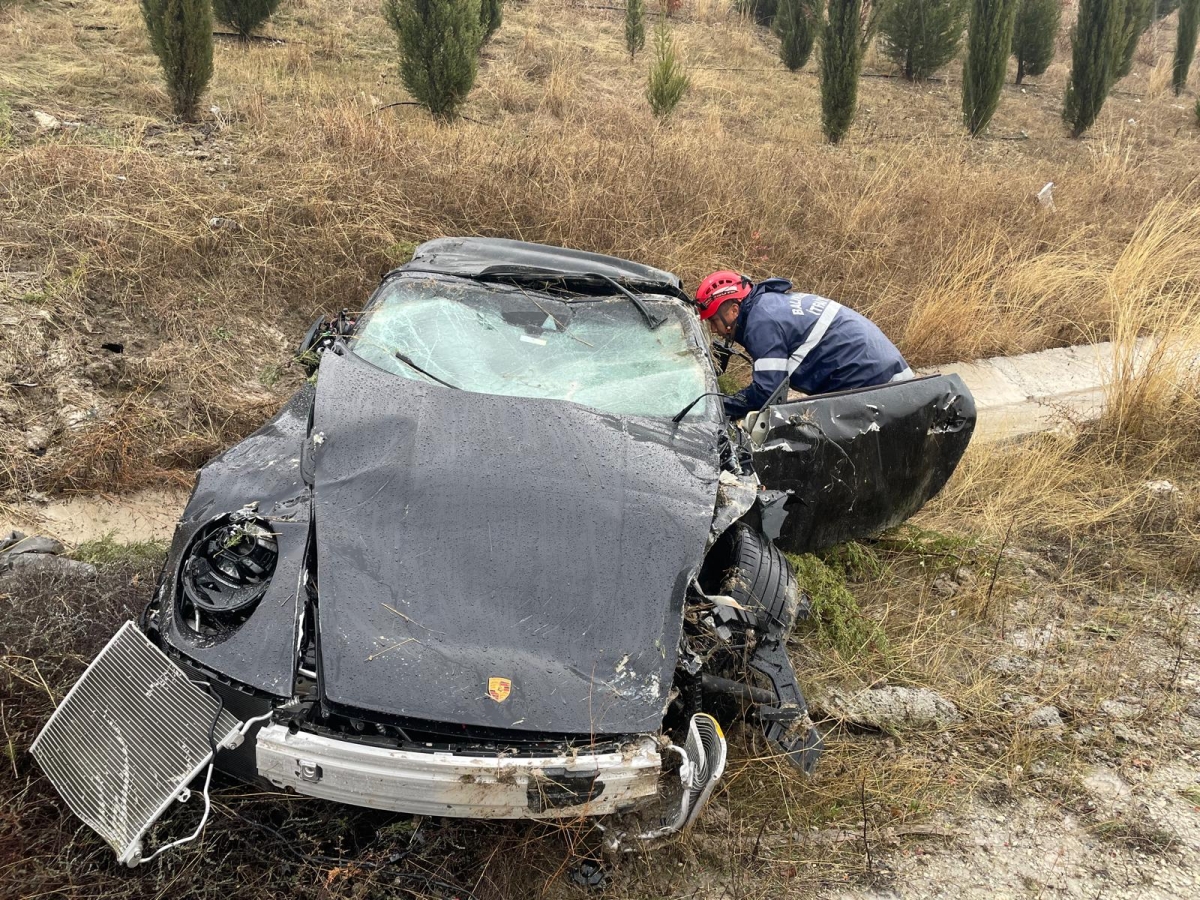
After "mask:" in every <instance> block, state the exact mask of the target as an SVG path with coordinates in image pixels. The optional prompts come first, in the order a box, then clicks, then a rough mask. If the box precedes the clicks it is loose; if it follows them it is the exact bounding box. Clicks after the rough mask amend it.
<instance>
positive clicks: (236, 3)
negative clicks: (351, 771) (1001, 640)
mask: <svg viewBox="0 0 1200 900" xmlns="http://www.w3.org/2000/svg"><path fill="white" fill-rule="evenodd" d="M140 2H141V8H142V15H143V18H144V19H145V22H146V26H147V29H148V31H149V33H150V42H151V46H152V48H153V49H154V52H155V53H156V54H157V55H158V57H159V59H160V61H161V62H162V66H163V70H164V73H165V76H166V81H167V87H168V91H169V93H170V95H171V98H172V102H173V105H174V108H175V112H176V114H177V115H179V116H180V117H181V118H184V119H192V118H194V116H195V112H196V107H197V104H198V102H199V98H200V96H201V94H202V93H203V91H204V89H205V87H206V85H207V83H208V80H209V79H210V77H211V75H212V17H213V12H214V11H215V12H216V13H217V16H218V18H220V19H221V20H222V21H225V22H227V23H229V24H230V25H231V26H232V27H233V28H235V29H236V30H237V32H238V34H239V35H241V36H242V37H243V38H247V37H249V36H250V35H251V34H252V33H253V31H254V30H255V29H256V28H258V27H259V25H261V24H262V22H264V21H265V20H266V19H267V17H269V16H270V15H271V14H272V13H273V12H274V11H275V8H276V7H277V6H278V3H279V0H140ZM501 2H502V0H383V11H384V16H385V18H386V19H387V21H388V24H389V25H390V26H391V27H392V29H393V30H394V31H395V32H396V35H397V39H398V43H399V49H400V75H401V79H402V81H403V82H404V85H405V87H406V88H407V89H408V91H409V93H410V94H412V95H413V97H414V98H416V99H417V100H418V101H419V102H420V103H422V104H423V105H424V106H426V107H427V108H428V109H429V110H430V111H431V112H432V113H433V115H434V116H435V117H438V118H440V119H447V118H449V117H451V116H452V115H453V114H454V112H455V111H456V109H457V108H458V106H459V105H460V104H461V103H462V101H463V100H465V98H466V96H467V93H468V92H469V91H470V89H471V87H472V86H473V85H474V82H475V75H476V67H477V61H478V54H479V50H480V48H481V47H482V45H483V44H484V43H485V42H486V41H487V40H488V39H489V38H490V37H491V35H492V34H493V33H494V32H495V30H496V29H497V28H498V27H499V25H500V22H501V19H502V15H503V13H502V7H501ZM747 2H752V3H753V4H754V5H753V7H752V9H753V10H754V12H755V15H756V18H758V19H759V21H763V22H765V23H768V24H770V26H771V27H772V29H773V30H774V31H775V33H776V34H777V35H778V36H779V38H780V55H781V57H782V59H783V61H784V63H785V64H786V65H787V67H788V68H790V69H793V70H794V69H798V68H800V67H801V66H803V65H804V64H805V63H806V62H807V60H808V58H809V56H810V55H811V53H812V51H813V48H814V46H816V45H817V44H818V43H819V44H820V47H821V58H820V77H821V121H822V125H823V128H824V130H825V133H826V136H827V137H828V138H829V140H830V141H832V142H834V143H836V142H838V141H840V140H841V139H842V137H843V136H844V135H845V134H846V132H847V130H848V129H849V127H850V123H851V122H852V121H853V118H854V112H855V107H856V105H857V94H858V79H859V72H860V68H861V65H862V55H863V52H864V50H865V48H866V46H867V45H868V44H869V42H870V40H871V37H872V34H873V31H874V28H875V27H876V25H878V27H879V29H880V31H881V32H882V34H883V37H884V41H883V47H884V50H885V52H886V53H888V55H889V56H891V57H892V58H893V59H894V60H895V61H896V62H897V63H898V64H899V65H901V66H902V67H903V70H904V74H905V76H906V77H908V78H910V79H919V78H925V77H928V76H929V75H930V74H932V72H933V71H935V70H936V69H937V68H939V67H940V66H942V65H944V64H945V63H946V62H948V61H949V60H950V59H951V58H952V57H953V56H954V55H955V53H956V52H957V49H958V43H959V40H960V39H961V35H962V30H963V25H964V19H965V20H966V24H967V26H968V27H967V33H968V50H967V59H966V64H965V66H964V70H963V90H962V108H963V120H964V123H965V124H966V126H967V129H968V130H969V131H970V133H971V134H972V135H977V134H979V133H981V132H982V131H983V130H984V129H985V128H986V127H987V125H988V123H989V122H990V121H991V118H992V116H993V114H994V113H995V110H996V107H997V105H998V103H999V98H1000V92H1001V88H1002V86H1003V83H1004V77H1005V73H1006V68H1007V59H1008V56H1009V53H1010V51H1011V52H1012V53H1013V54H1014V55H1016V57H1017V82H1018V83H1020V82H1021V81H1022V80H1023V79H1024V78H1025V76H1026V75H1038V74H1040V73H1041V72H1043V71H1045V69H1046V66H1047V65H1048V64H1049V62H1050V60H1051V59H1052V57H1053V52H1054V39H1055V35H1056V34H1057V30H1058V21H1059V15H1060V10H1059V6H1058V0H883V3H882V5H880V0H828V9H827V10H826V9H825V2H826V0H747ZM1174 4H1178V7H1179V26H1178V40H1177V45H1176V52H1175V60H1174V67H1173V72H1172V80H1173V84H1174V88H1175V92H1176V93H1177V94H1178V93H1180V92H1181V91H1182V90H1183V88H1184V86H1185V85H1186V83H1187V76H1188V70H1189V69H1190V67H1191V63H1192V59H1193V56H1194V54H1195V49H1196V40H1197V31H1198V30H1200V0H1080V10H1079V19H1078V22H1077V23H1076V26H1075V29H1074V32H1073V34H1072V65H1071V79H1070V83H1069V84H1068V87H1067V93H1066V98H1065V102H1064V109H1063V117H1064V119H1065V120H1066V122H1067V123H1068V125H1069V126H1070V127H1071V131H1072V134H1073V135H1075V136H1079V135H1080V134H1082V133H1083V132H1084V131H1086V130H1087V129H1088V128H1089V127H1090V126H1091V125H1092V123H1093V122H1094V121H1095V119H1096V117H1097V115H1098V114H1099V112H1100V109H1101V107H1102V106H1103V103H1104V100H1105V98H1106V97H1107V94H1108V91H1109V89H1110V88H1111V86H1112V84H1113V83H1114V82H1115V81H1116V80H1117V79H1118V78H1120V77H1122V76H1123V75H1125V74H1127V73H1128V72H1129V70H1130V68H1131V67H1132V64H1133V56H1134V51H1135V49H1136V47H1137V42H1138V39H1139V38H1140V36H1141V35H1142V33H1143V32H1144V31H1145V30H1146V28H1147V27H1149V25H1150V23H1151V21H1152V20H1153V18H1154V16H1155V14H1158V15H1160V16H1161V15H1162V14H1163V12H1164V8H1166V7H1170V6H1172V5H1174ZM864 6H865V8H864ZM644 17H645V11H644V0H628V5H627V9H626V20H625V29H626V34H625V37H626V44H627V47H628V49H629V52H630V54H631V55H632V54H635V53H636V52H637V51H638V50H639V49H641V48H642V46H644V44H645V30H644ZM655 49H656V65H655V68H654V69H652V72H651V80H650V88H649V91H650V93H649V98H650V102H651V106H652V108H653V109H654V111H655V113H656V115H665V114H667V113H669V112H670V110H671V109H672V108H674V106H675V104H676V103H677V102H678V100H679V98H680V97H681V96H682V94H683V92H684V91H685V90H686V87H687V79H686V74H685V73H684V72H683V70H682V67H681V64H680V63H679V62H678V60H677V59H676V57H675V55H674V47H673V44H672V42H671V40H670V36H669V34H667V33H666V31H665V25H664V27H663V34H661V35H659V36H657V39H656V42H655ZM656 75H657V76H658V78H657V81H656ZM663 98H666V99H665V100H664V99H663Z"/></svg>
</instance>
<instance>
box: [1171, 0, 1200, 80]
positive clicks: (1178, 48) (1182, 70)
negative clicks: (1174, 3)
mask: <svg viewBox="0 0 1200 900" xmlns="http://www.w3.org/2000/svg"><path fill="white" fill-rule="evenodd" d="M1197 31H1200V0H1180V2H1179V28H1178V30H1177V31H1176V38H1175V66H1174V68H1173V69H1172V71H1171V85H1172V87H1174V88H1175V96H1176V97H1178V96H1179V95H1180V94H1182V93H1183V89H1184V88H1185V87H1187V80H1188V69H1190V68H1191V67H1192V58H1193V57H1194V56H1195V55H1196V32H1197Z"/></svg>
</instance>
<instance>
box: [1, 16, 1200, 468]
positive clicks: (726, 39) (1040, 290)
mask: <svg viewBox="0 0 1200 900" xmlns="http://www.w3.org/2000/svg"><path fill="white" fill-rule="evenodd" d="M1172 22H1173V19H1171V20H1168V21H1167V22H1166V23H1165V24H1164V25H1163V26H1161V27H1160V29H1159V31H1158V32H1152V33H1151V34H1150V35H1147V37H1146V39H1145V41H1144V46H1143V48H1142V51H1141V53H1140V55H1139V61H1138V63H1137V65H1136V66H1135V72H1134V74H1133V75H1131V76H1130V77H1129V78H1127V79H1125V81H1123V82H1122V83H1121V84H1120V85H1118V88H1117V90H1116V92H1115V96H1114V97H1113V98H1112V99H1111V100H1110V102H1109V105H1108V107H1107V108H1106V110H1105V113H1104V116H1103V117H1102V119H1101V121H1100V123H1099V124H1098V125H1097V127H1096V128H1095V129H1094V131H1093V132H1092V134H1091V135H1090V136H1089V137H1088V138H1086V139H1085V140H1082V141H1072V140H1070V139H1068V138H1067V137H1066V133H1065V130H1064V127H1063V126H1062V124H1061V122H1060V120H1059V118H1058V110H1059V108H1060V105H1061V95H1062V89H1063V83H1064V80H1065V76H1066V69H1065V65H1064V64H1063V62H1061V61H1060V62H1057V63H1055V64H1054V65H1053V66H1052V68H1051V70H1050V72H1049V73H1047V75H1046V76H1045V77H1044V78H1043V79H1041V81H1040V83H1039V84H1037V85H1033V84H1030V85H1027V86H1026V87H1025V88H1024V89H1022V88H1014V87H1011V86H1009V87H1007V88H1006V89H1005V94H1004V98H1003V101H1002V104H1001V107H1000V111H999V113H998V115H997V118H996V120H995V122H994V124H993V126H992V129H991V135H990V137H988V138H985V139H983V140H977V141H971V140H969V139H967V138H966V137H964V136H963V133H962V129H961V128H960V126H959V113H958V107H959V99H958V95H959V86H958V83H957V79H958V71H959V68H958V64H957V63H955V64H953V65H952V66H951V68H950V70H949V71H948V72H947V73H946V76H945V80H943V81H936V82H931V83H926V84H918V85H909V84H907V83H905V82H903V81H901V80H898V79H895V78H885V77H868V78H865V79H864V83H863V88H862V92H861V109H860V113H859V117H858V120H857V122H856V124H855V126H854V129H853V130H852V132H851V134H850V136H849V138H848V140H847V142H846V143H845V145H844V146H840V147H837V148H831V147H829V146H827V145H826V144H824V143H823V142H822V140H821V137H820V131H819V105H818V100H817V92H816V79H815V75H814V74H813V64H812V63H810V64H809V67H808V68H806V69H805V70H804V71H802V72H800V73H799V74H796V75H792V74H789V73H788V72H787V71H786V70H785V69H784V68H783V67H782V65H781V64H780V63H779V62H778V59H777V56H776V52H775V41H774V39H773V38H772V37H771V36H770V35H769V34H767V33H766V32H765V31H764V30H762V29H757V28H755V27H753V26H752V25H749V24H747V23H746V22H745V21H744V20H743V19H741V18H739V17H738V16H737V15H736V14H734V13H732V12H730V11H729V10H728V9H727V8H725V7H722V6H720V5H714V4H713V3H709V2H705V3H700V4H699V5H697V6H692V5H690V4H688V5H685V7H684V9H683V11H682V13H681V16H680V19H679V21H678V25H677V32H678V35H679V40H680V42H681V45H682V47H683V49H684V52H685V53H686V57H687V59H688V61H689V64H690V66H691V69H692V75H693V84H694V87H693V90H692V92H691V93H690V94H689V95H688V97H687V98H686V99H685V101H684V102H683V104H682V105H681V107H680V110H679V112H678V113H677V115H676V116H675V118H674V119H673V120H672V121H670V122H669V123H668V124H666V125H664V126H660V125H658V124H656V123H655V121H654V120H653V118H652V116H651V115H650V113H649V109H648V105H647V103H646V101H645V99H644V96H643V89H644V76H645V68H646V66H647V60H646V59H645V58H643V57H639V58H638V59H637V60H635V61H633V62H630V60H629V58H628V56H627V55H626V54H625V52H624V50H623V44H622V30H621V29H622V24H621V18H620V13H619V12H617V11H614V10H612V9H610V8H607V7H601V6H590V5H588V4H586V3H567V4H562V3H551V2H546V0H528V2H517V3H512V4H511V5H510V6H509V8H508V10H507V13H506V18H505V23H504V25H503V27H502V28H501V29H500V31H499V32H498V33H497V35H496V37H495V38H494V40H493V41H492V42H491V43H490V44H489V45H488V46H487V48H486V49H485V52H484V59H483V63H482V66H481V72H480V77H479V80H478V84H477V87H476V89H475V91H474V92H473V94H472V97H471V101H470V102H469V103H468V105H467V107H466V115H467V117H468V119H467V120H464V121H460V122H458V123H456V124H455V125H453V126H451V127H437V126H435V125H434V124H432V123H431V121H430V120H429V118H428V116H427V115H426V114H425V113H424V112H423V111H422V110H420V109H418V108H416V107H413V106H407V105H401V106H391V107H389V108H381V107H388V105H389V104H394V103H403V102H404V101H405V100H406V99H407V98H406V96H405V94H404V92H403V89H402V88H401V87H399V85H398V77H397V74H396V67H395V61H394V52H393V39H392V35H391V33H390V32H389V31H388V29H387V27H386V25H385V24H384V21H383V18H382V16H381V15H380V13H379V10H378V8H377V4H375V3H374V2H373V0H355V2H351V3H345V4H342V3H332V2H323V0H299V2H288V3H285V4H284V5H283V7H282V8H281V10H280V12H279V14H278V15H277V16H276V18H275V20H274V21H273V22H272V23H271V25H270V26H269V33H270V34H271V35H272V36H274V37H277V38H278V39H279V41H278V42H265V41H256V42H253V43H250V44H249V45H246V46H243V45H240V44H239V43H238V42H236V41H231V40H228V39H220V38H219V39H218V42H217V50H216V59H215V68H216V74H215V77H214V81H213V86H212V88H211V90H210V93H209V95H208V96H207V98H206V100H205V102H204V104H203V108H204V109H206V110H209V111H208V112H205V113H204V114H203V116H202V121H201V122H200V123H199V124H198V125H194V126H183V125H179V124H176V123H174V122H172V121H171V119H170V117H169V103H168V100H167V98H166V95H165V93H164V90H163V87H162V82H161V78H160V75H159V72H158V69H157V64H156V60H155V59H154V58H153V56H152V55H151V54H150V51H149V47H148V44H147V39H146V35H145V33H144V28H143V27H142V24H141V20H140V16H139V14H138V10H137V7H136V5H135V4H117V3H110V2H105V0H77V2H70V3H67V2H60V0H46V2H36V3H34V2H15V3H14V2H10V3H8V4H7V5H5V6H4V7H3V8H2V9H0V99H2V100H3V106H0V135H2V136H3V138H2V142H0V204H2V205H3V209H4V216H3V217H2V219H0V273H3V275H2V276H0V300H2V302H3V307H2V309H3V314H4V317H5V321H6V323H10V328H18V329H19V331H20V334H21V340H19V341H8V342H5V346H4V347H3V348H0V371H2V372H3V373H4V376H5V377H4V380H5V381H6V382H8V383H9V385H12V384H16V383H19V384H21V385H24V386H22V387H12V386H10V387H7V388H6V389H5V390H4V391H3V393H0V421H2V422H3V423H4V426H5V427H4V428H3V429H0V444H2V445H3V451H4V452H3V454H2V458H3V462H0V489H6V488H17V489H29V488H38V489H42V490H47V489H49V490H85V489H93V488H97V487H101V486H113V485H131V484H136V483H145V482H152V481H162V480H171V479H178V478H180V477H186V473H188V472H189V471H190V470H191V469H192V468H194V467H195V465H197V464H198V463H199V462H200V461H202V460H203V459H205V458H206V457H207V456H208V455H209V454H211V453H212V452H213V451H214V450H216V449H218V448H219V447H221V446H224V445H225V444H227V443H229V442H230V441H232V440H233V439H235V438H236V437H238V436H240V435H242V434H244V433H246V431H247V430H248V429H250V428H252V427H253V426H254V425H255V423H257V422H259V421H261V419H262V418H263V416H265V415H266V414H267V413H268V412H269V411H271V410H272V409H273V408H274V407H276V406H277V405H278V404H279V402H280V401H281V399H282V398H283V397H284V396H286V394H287V393H288V392H289V391H290V390H291V389H292V387H293V386H294V384H295V383H296V380H297V377H298V376H297V373H296V372H295V371H294V370H291V369H289V368H287V365H286V364H287V361H288V358H289V352H288V351H289V349H290V347H291V346H292V344H293V342H294V340H295V339H296V338H297V337H298V336H299V335H300V334H301V333H302V331H303V329H304V327H305V326H306V325H307V323H308V322H309V321H310V320H311V318H312V317H314V316H315V315H317V314H318V313H320V312H322V311H330V310H336V309H338V308H341V307H343V306H347V307H350V308H354V307H355V306H356V305H357V304H359V303H361V302H362V300H363V298H365V296H366V294H367V292H368V291H369V290H370V289H371V287H372V286H373V285H374V283H375V282H376V281H377V279H378V278H379V276H380V275H381V274H382V273H383V272H384V271H386V270H387V269H388V268H389V267H390V266H392V265H393V264H395V263H397V262H399V261H402V260H404V259H405V258H407V253H408V252H409V251H410V249H411V246H412V245H413V243H415V242H418V241H421V240H424V239H426V238H429V237H434V236H438V235H443V234H485V235H503V236H510V237H519V238H525V239H528V240H535V241H546V242H551V243H561V244H567V245H571V246H576V247H583V248H586V249H590V250H597V251H603V252H611V253H617V254H623V255H627V256H631V257H634V258H636V259H641V260H645V261H647V262H650V263H653V264H655V265H658V266H662V267H665V268H668V269H671V270H673V271H676V272H679V273H680V274H681V275H682V276H683V277H684V278H685V280H687V282H688V284H689V285H691V286H694V284H695V282H696V280H697V279H698V278H699V277H700V276H701V275H702V274H703V273H704V272H705V271H706V270H708V269H709V268H711V267H715V266H726V265H728V266H736V267H740V268H744V269H746V270H747V271H749V272H751V273H753V274H755V275H764V274H767V273H778V274H784V275H788V276H791V277H793V278H795V279H796V281H797V282H798V284H799V285H801V286H803V287H804V289H806V290H812V291H815V292H823V293H826V294H829V295H832V296H835V297H837V298H839V299H841V300H843V301H845V302H847V303H850V304H852V305H853V306H855V307H856V308H858V309H860V310H862V311H864V312H866V313H869V314H871V315H873V316H875V317H876V318H877V319H878V320H879V321H880V322H881V324H882V325H883V326H884V327H885V329H886V330H887V331H888V332H889V333H890V334H891V335H892V336H893V337H894V338H895V339H896V340H897V341H898V343H899V344H900V345H901V347H902V348H903V350H904V351H905V353H906V354H907V355H908V356H909V358H910V359H911V360H912V361H913V362H914V363H916V364H927V363H936V362H938V361H944V360H949V359H953V358H963V357H973V356H979V355H987V354H994V353H1011V352H1019V351H1025V350H1032V349H1038V348H1042V347H1046V346H1051V345H1056V344H1063V343H1074V342H1080V341H1085V340H1090V339H1092V338H1095V337H1103V336H1105V335H1107V334H1108V333H1109V332H1110V331H1111V330H1112V321H1113V316H1114V312H1115V311H1117V310H1119V309H1121V308H1122V307H1123V306H1128V305H1130V304H1133V305H1134V306H1136V305H1138V304H1142V303H1143V302H1144V300H1145V294H1146V291H1145V290H1144V288H1145V286H1146V285H1150V286H1154V285H1157V284H1159V283H1162V282H1164V281H1165V280H1172V281H1174V282H1175V283H1177V284H1180V283H1182V284H1186V285H1190V286H1193V287H1194V286H1196V285H1197V284H1200V252H1197V250H1198V248H1200V228H1198V227H1197V224H1196V222H1195V220H1194V219H1192V220H1190V221H1189V222H1188V223H1187V224H1186V227H1177V224H1176V219H1175V214H1176V212H1177V211H1178V210H1179V209H1180V208H1186V207H1194V206H1195V205H1196V204H1197V203H1198V202H1200V187H1198V186H1197V184H1196V182H1195V178H1196V169H1195V160H1196V159H1197V158H1198V152H1200V134H1198V133H1197V130H1196V129H1195V128H1194V126H1193V124H1192V120H1191V117H1190V105H1191V104H1190V102H1188V98H1183V99H1182V102H1181V101H1178V100H1176V99H1175V98H1174V97H1173V96H1171V95H1170V94H1169V91H1168V90H1167V86H1166V81H1165V73H1166V68H1165V66H1166V65H1168V64H1169V59H1168V56H1169V48H1170V44H1171V41H1172V40H1173V37H1172V35H1173V25H1172V24H1171V23H1172ZM1155 46H1157V53H1155V52H1154V50H1153V48H1154V47H1155ZM1060 57H1061V59H1066V54H1065V48H1064V49H1063V52H1061V53H1060ZM868 62H869V64H871V65H874V66H876V67H877V68H876V69H875V71H877V72H880V73H881V74H887V71H886V69H882V70H881V69H879V68H878V67H880V66H883V63H882V62H881V61H880V60H879V59H877V58H874V57H872V58H870V59H869V60H868ZM210 108H211V109H210ZM35 112H42V113H46V114H49V115H52V116H54V117H55V118H57V119H58V120H59V121H60V122H61V123H64V124H63V126H62V127H61V128H58V129H52V130H46V129H42V128H39V125H38V123H37V120H36V117H35V115H34V113H35ZM1048 181H1054V182H1055V184H1056V188H1055V201H1056V205H1057V208H1056V210H1055V211H1054V212H1048V211H1046V210H1044V209H1042V208H1040V207H1039V206H1038V205H1037V204H1036V203H1035V202H1034V200H1033V195H1034V193H1035V192H1036V191H1037V190H1039V189H1040V188H1041V187H1042V186H1043V185H1044V184H1045V183H1046V182H1048ZM1167 198H1174V200H1175V201H1176V205H1172V206H1169V207H1167V208H1165V209H1162V208H1160V207H1159V204H1160V202H1162V201H1163V200H1164V199H1167ZM218 217H220V218H221V219H227V220H231V222H232V223H236V224H234V225H230V224H229V223H225V226H224V227H213V226H212V225H210V222H211V221H212V220H214V219H216V218H218ZM1147 228H1151V229H1158V231H1159V232H1161V231H1164V230H1165V231H1169V232H1170V234H1168V235H1167V236H1166V239H1165V240H1164V241H1163V242H1160V243H1158V244H1155V245H1154V246H1153V247H1150V248H1146V247H1145V246H1144V242H1143V244H1139V243H1138V240H1139V239H1138V235H1139V233H1144V232H1145V229H1147ZM1139 230H1140V231H1139ZM1131 254H1133V255H1134V256H1135V258H1134V259H1132V260H1131V258H1130V257H1131ZM1131 263H1132V268H1131ZM1131 279H1132V282H1131ZM1150 292H1151V293H1153V287H1151V291H1150ZM118 345H119V346H120V349H121V352H120V353H116V352H113V351H114V349H115V348H116V347H117V346H118ZM106 346H107V348H108V349H105V348H106Z"/></svg>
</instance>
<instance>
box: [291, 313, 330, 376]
mask: <svg viewBox="0 0 1200 900" xmlns="http://www.w3.org/2000/svg"><path fill="white" fill-rule="evenodd" d="M326 330H327V329H326V327H325V317H324V316H322V317H320V318H318V319H317V321H315V322H313V323H312V325H310V326H309V328H308V331H306V332H304V337H302V338H301V339H300V343H299V344H298V345H297V346H296V362H298V363H299V364H300V367H301V368H302V369H304V374H305V375H307V376H309V377H311V376H312V373H313V372H315V371H317V365H318V364H319V363H320V362H321V357H320V356H319V355H318V353H317V348H316V344H317V342H318V341H320V339H321V336H322V335H323V334H324V333H325V332H326Z"/></svg>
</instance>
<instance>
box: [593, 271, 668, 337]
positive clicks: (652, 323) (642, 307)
mask: <svg viewBox="0 0 1200 900" xmlns="http://www.w3.org/2000/svg"><path fill="white" fill-rule="evenodd" d="M600 277H601V278H603V279H604V280H605V281H607V282H608V283H609V284H611V285H612V286H613V287H615V288H616V289H617V290H618V291H620V292H621V293H622V294H624V295H625V296H626V297H628V298H629V300H630V302H631V303H633V305H634V306H636V307H637V309H638V312H640V313H641V314H642V318H643V319H645V320H646V324H647V325H648V326H649V327H650V330H651V331H653V330H654V329H655V328H657V327H658V326H659V325H661V324H662V323H663V322H665V321H667V317H666V316H656V315H654V314H653V313H651V312H650V309H649V308H648V307H647V306H646V304H645V303H644V302H643V301H642V299H641V298H640V297H638V295H637V294H635V293H634V292H633V291H631V290H629V289H628V288H626V287H625V286H624V285H622V284H621V283H620V282H619V281H617V279H615V278H610V277H608V276H607V275H601V276H600Z"/></svg>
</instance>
